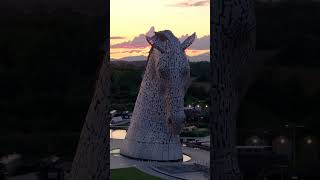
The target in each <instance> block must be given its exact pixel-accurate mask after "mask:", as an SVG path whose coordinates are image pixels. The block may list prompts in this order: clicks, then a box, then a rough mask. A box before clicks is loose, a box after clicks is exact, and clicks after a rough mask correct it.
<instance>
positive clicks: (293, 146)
mask: <svg viewBox="0 0 320 180" xmlns="http://www.w3.org/2000/svg"><path fill="white" fill-rule="evenodd" d="M285 127H286V128H288V129H289V130H290V136H291V140H292V141H291V166H292V168H293V169H294V168H295V162H296V128H303V127H304V125H297V124H296V123H288V124H285Z"/></svg>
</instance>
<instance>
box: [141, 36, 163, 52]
mask: <svg viewBox="0 0 320 180" xmlns="http://www.w3.org/2000/svg"><path fill="white" fill-rule="evenodd" d="M146 39H147V41H148V43H149V44H150V45H151V46H152V47H154V48H156V49H158V50H159V51H160V52H161V53H164V52H166V51H165V48H164V47H163V44H162V43H161V41H160V40H159V39H158V38H156V36H153V37H149V36H146Z"/></svg>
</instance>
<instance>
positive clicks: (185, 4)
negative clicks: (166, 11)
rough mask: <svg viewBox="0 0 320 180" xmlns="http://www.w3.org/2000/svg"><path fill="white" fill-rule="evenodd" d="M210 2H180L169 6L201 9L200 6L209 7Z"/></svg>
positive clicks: (204, 0) (206, 0) (205, 0)
mask: <svg viewBox="0 0 320 180" xmlns="http://www.w3.org/2000/svg"><path fill="white" fill-rule="evenodd" d="M209 3H210V2H209V0H203V1H190V0H189V1H188V2H180V3H175V4H168V5H167V6H169V7H200V6H208V5H209Z"/></svg>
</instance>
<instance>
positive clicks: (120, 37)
mask: <svg viewBox="0 0 320 180" xmlns="http://www.w3.org/2000/svg"><path fill="white" fill-rule="evenodd" d="M110 39H125V37H122V36H111V37H110Z"/></svg>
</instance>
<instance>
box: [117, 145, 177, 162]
mask: <svg viewBox="0 0 320 180" xmlns="http://www.w3.org/2000/svg"><path fill="white" fill-rule="evenodd" d="M120 154H121V155H123V156H125V157H128V158H133V159H139V160H143V161H159V162H180V161H182V157H183V156H182V146H181V144H180V142H179V141H171V142H170V143H169V144H164V143H152V142H149V143H148V142H138V141H134V140H129V139H124V141H123V144H122V147H121V148H120Z"/></svg>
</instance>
